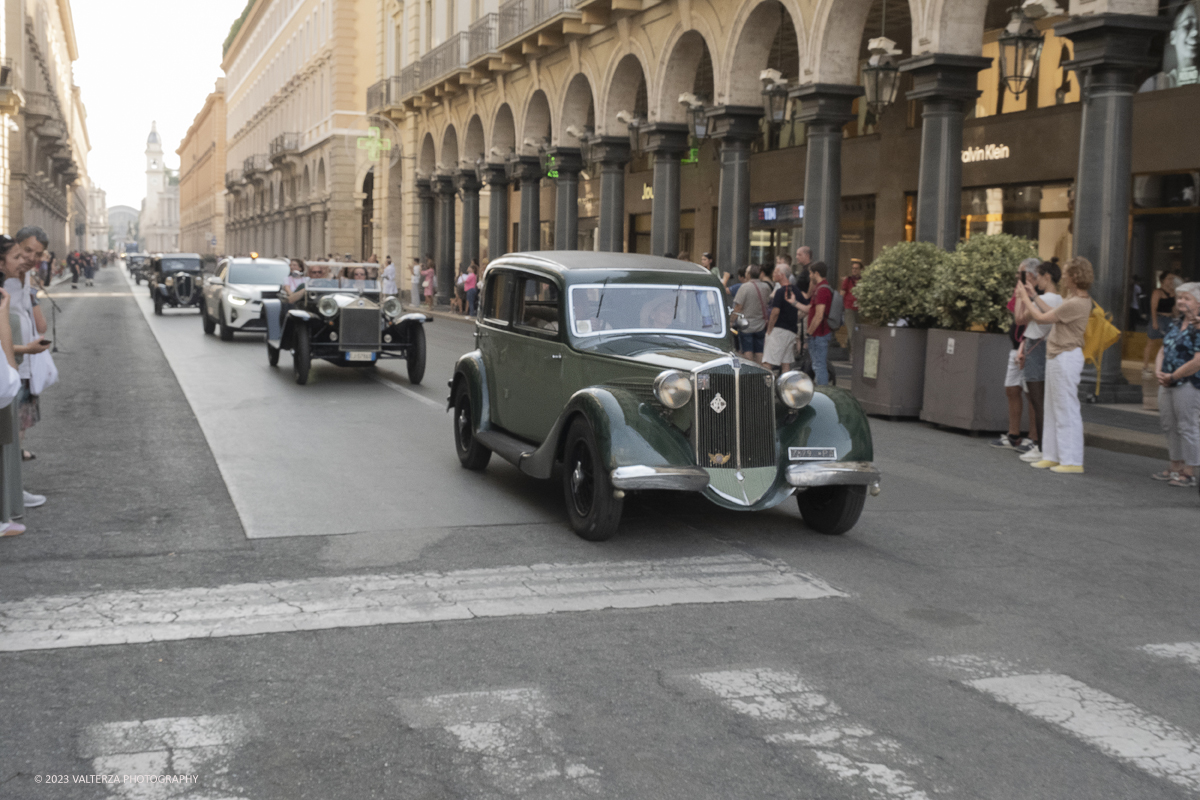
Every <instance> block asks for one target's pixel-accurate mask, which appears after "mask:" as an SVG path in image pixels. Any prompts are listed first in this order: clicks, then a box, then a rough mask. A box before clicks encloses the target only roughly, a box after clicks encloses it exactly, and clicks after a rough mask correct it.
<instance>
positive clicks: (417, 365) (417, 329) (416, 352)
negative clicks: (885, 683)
mask: <svg viewBox="0 0 1200 800" xmlns="http://www.w3.org/2000/svg"><path fill="white" fill-rule="evenodd" d="M411 330H412V336H411V337H410V340H409V343H408V382H409V383H411V384H412V385H413V386H417V385H419V384H420V383H421V381H422V380H424V379H425V326H424V325H421V324H418V323H414V324H413V327H412V329H411Z"/></svg>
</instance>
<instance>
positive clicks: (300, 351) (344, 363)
mask: <svg viewBox="0 0 1200 800" xmlns="http://www.w3.org/2000/svg"><path fill="white" fill-rule="evenodd" d="M314 267H319V268H321V269H323V270H324V271H325V272H326V274H327V275H328V277H324V278H311V277H310V278H307V279H306V280H305V282H304V283H303V284H302V285H301V286H300V287H299V288H300V289H302V290H303V294H302V296H301V297H300V298H299V299H298V300H297V301H296V303H295V304H287V303H286V301H285V300H284V299H283V298H282V292H281V293H280V294H281V297H279V298H273V299H269V300H264V301H263V314H264V315H265V317H266V321H267V360H268V361H269V363H270V364H271V366H275V365H276V364H278V363H279V353H280V351H281V350H290V351H291V353H292V365H293V368H294V370H295V373H296V383H299V384H305V383H307V382H308V375H309V370H310V368H311V366H312V362H313V359H323V360H325V361H328V362H330V363H331V364H336V365H337V366H340V367H370V366H373V365H375V364H376V363H377V362H378V361H379V359H381V358H402V359H404V360H405V361H407V362H408V379H409V381H410V382H412V383H414V384H417V383H420V382H421V380H422V379H423V378H424V377H425V328H424V325H425V323H426V322H432V321H433V320H432V318H431V317H427V316H426V315H425V314H421V313H413V312H408V313H406V312H405V311H404V309H403V307H402V306H401V304H400V298H399V297H396V296H395V295H383V294H382V292H381V290H380V285H379V272H380V268H379V265H378V264H346V263H342V262H334V263H325V262H310V263H309V264H308V269H309V273H310V275H311V273H312V272H313V271H315V270H314Z"/></svg>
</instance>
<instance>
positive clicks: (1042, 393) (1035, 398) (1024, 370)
mask: <svg viewBox="0 0 1200 800" xmlns="http://www.w3.org/2000/svg"><path fill="white" fill-rule="evenodd" d="M1061 279H1062V270H1060V269H1059V268H1058V264H1051V263H1050V262H1049V261H1044V262H1042V263H1041V264H1038V268H1037V290H1038V292H1040V294H1039V295H1038V300H1039V301H1041V304H1042V305H1044V306H1047V307H1048V308H1058V307H1059V306H1060V305H1062V296H1061V295H1059V294H1058V282H1059V280H1061ZM1018 311H1019V313H1020V315H1021V316H1020V319H1026V318H1027V315H1026V314H1025V310H1024V306H1021V307H1020V308H1019V309H1018ZM1049 335H1050V326H1049V325H1045V324H1043V323H1041V322H1034V321H1032V320H1030V321H1029V324H1028V325H1026V326H1025V338H1024V340H1023V341H1022V342H1021V349H1020V351H1019V352H1018V354H1017V361H1018V362H1019V363H1020V364H1021V374H1022V375H1023V376H1024V378H1025V388H1026V390H1027V391H1028V392H1029V405H1030V406H1032V408H1033V410H1032V416H1033V421H1032V424H1030V426H1029V438H1030V439H1032V440H1033V441H1032V442H1031V443H1030V444H1028V445H1025V446H1022V447H1018V448H1017V450H1018V451H1019V452H1020V453H1021V455H1020V458H1021V460H1022V461H1025V462H1027V463H1029V464H1033V463H1035V462H1038V461H1041V460H1042V451H1041V442H1042V435H1043V432H1044V430H1045V424H1046V419H1045V417H1046V337H1047V336H1049Z"/></svg>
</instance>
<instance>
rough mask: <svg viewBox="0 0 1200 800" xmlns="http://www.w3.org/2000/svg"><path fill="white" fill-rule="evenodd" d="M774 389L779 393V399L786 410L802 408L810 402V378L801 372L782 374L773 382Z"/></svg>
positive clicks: (811, 395) (811, 388) (811, 384)
mask: <svg viewBox="0 0 1200 800" xmlns="http://www.w3.org/2000/svg"><path fill="white" fill-rule="evenodd" d="M775 388H776V390H777V391H778V392H779V399H780V400H782V401H783V404H784V405H785V406H787V407H788V408H804V407H805V406H806V405H808V404H809V403H811V402H812V398H813V382H812V378H810V377H808V376H807V375H805V374H804V373H803V372H796V371H794V370H793V371H792V372H785V373H783V374H782V375H780V376H779V380H778V381H776V382H775Z"/></svg>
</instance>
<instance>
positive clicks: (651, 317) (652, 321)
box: [641, 295, 683, 330]
mask: <svg viewBox="0 0 1200 800" xmlns="http://www.w3.org/2000/svg"><path fill="white" fill-rule="evenodd" d="M676 310H677V298H676V297H675V296H672V295H663V296H660V297H656V298H654V299H653V300H651V301H650V302H648V303H646V305H644V306H642V314H641V323H642V324H641V327H643V328H652V329H657V330H663V329H667V328H682V327H683V326H682V325H679V324H677V323H676V321H675V317H676Z"/></svg>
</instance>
